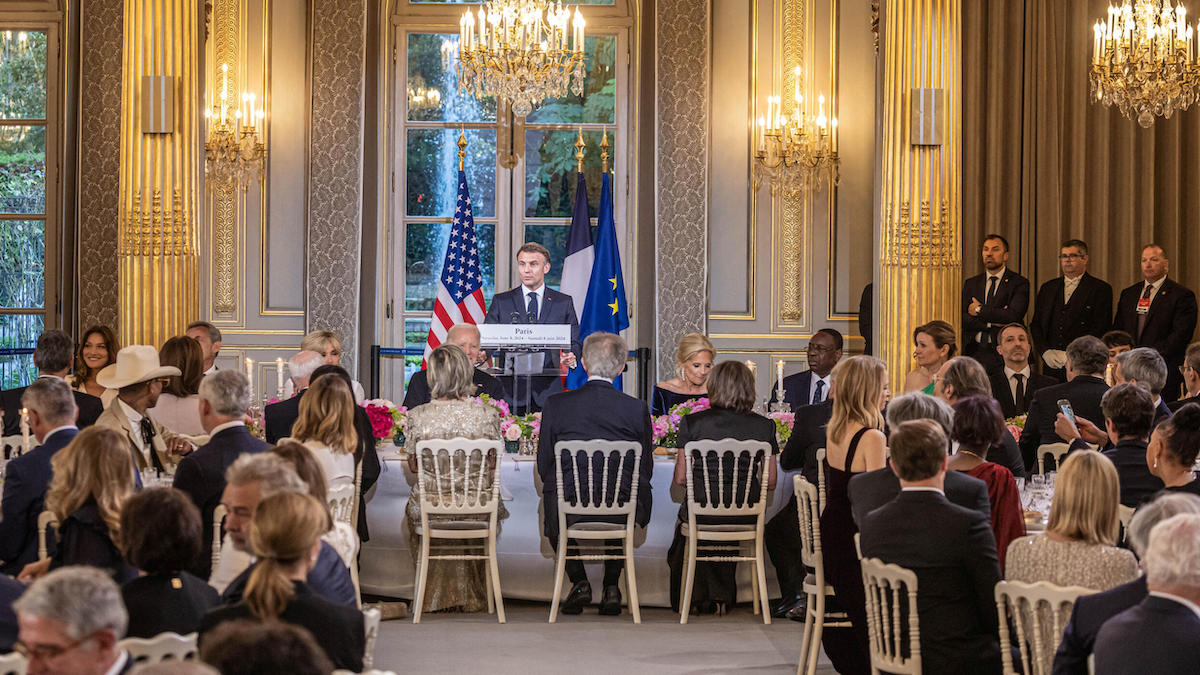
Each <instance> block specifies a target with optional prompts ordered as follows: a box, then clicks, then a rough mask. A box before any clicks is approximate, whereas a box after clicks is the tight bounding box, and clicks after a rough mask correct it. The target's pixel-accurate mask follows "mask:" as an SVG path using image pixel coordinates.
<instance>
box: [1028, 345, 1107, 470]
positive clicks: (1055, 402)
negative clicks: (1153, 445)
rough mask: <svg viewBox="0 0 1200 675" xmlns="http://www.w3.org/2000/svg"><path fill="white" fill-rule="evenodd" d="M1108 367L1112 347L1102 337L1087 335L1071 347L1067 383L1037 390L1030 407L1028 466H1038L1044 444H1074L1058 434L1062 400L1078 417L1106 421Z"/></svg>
mask: <svg viewBox="0 0 1200 675" xmlns="http://www.w3.org/2000/svg"><path fill="white" fill-rule="evenodd" d="M1107 367H1108V347H1106V346H1105V345H1104V343H1103V342H1101V341H1100V339H1099V338H1096V337H1092V336H1091V335H1084V336H1083V337H1078V338H1075V339H1074V340H1072V341H1071V344H1069V345H1067V381H1066V382H1065V383H1063V384H1056V385H1054V386H1051V387H1043V388H1042V389H1039V390H1037V391H1036V392H1034V394H1033V400H1032V401H1031V402H1030V404H1029V415H1028V416H1027V417H1026V418H1025V428H1024V429H1023V430H1022V431H1021V440H1020V446H1021V456H1022V457H1023V458H1024V460H1025V466H1027V467H1035V466H1037V449H1038V446H1040V445H1042V444H1043V443H1068V442H1070V439H1069V438H1064V437H1062V436H1060V435H1059V433H1058V432H1057V431H1055V427H1054V425H1055V423H1056V422H1057V421H1058V416H1059V414H1061V413H1062V410H1061V408H1060V406H1059V401H1063V400H1065V401H1067V402H1068V403H1069V404H1070V408H1071V410H1072V411H1073V412H1074V414H1076V415H1078V416H1080V417H1083V418H1084V419H1089V420H1091V419H1095V420H1099V419H1102V416H1103V413H1102V411H1101V409H1100V399H1101V398H1102V397H1103V396H1104V392H1106V391H1108V385H1107V384H1105V383H1104V369H1105V368H1107Z"/></svg>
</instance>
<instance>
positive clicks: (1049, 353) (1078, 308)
mask: <svg viewBox="0 0 1200 675" xmlns="http://www.w3.org/2000/svg"><path fill="white" fill-rule="evenodd" d="M1058 262H1059V267H1060V269H1062V276H1058V277H1055V278H1053V279H1051V280H1050V281H1047V282H1046V283H1044V284H1042V287H1041V288H1039V289H1038V293H1037V300H1036V302H1035V303H1034V306H1033V320H1032V321H1031V322H1030V324H1029V328H1030V332H1031V333H1032V334H1033V344H1034V346H1035V347H1037V350H1038V351H1039V352H1041V354H1042V360H1043V361H1044V362H1045V363H1046V374H1048V375H1052V376H1053V377H1054V378H1055V379H1056V380H1058V381H1059V382H1062V381H1064V380H1065V379H1066V377H1067V370H1066V368H1067V352H1066V349H1067V345H1069V344H1071V340H1074V339H1075V338H1077V337H1080V336H1082V335H1092V336H1095V337H1100V336H1101V335H1104V334H1105V333H1106V332H1108V329H1109V328H1110V327H1111V326H1112V300H1113V289H1112V286H1110V285H1109V284H1108V282H1107V281H1103V280H1101V279H1097V278H1096V277H1094V276H1092V275H1091V274H1089V273H1088V271H1087V267H1088V246H1087V243H1086V242H1084V241H1083V240H1080V239H1068V240H1067V241H1064V242H1063V244H1062V249H1061V251H1060V252H1059V254H1058ZM1006 415H1007V413H1006Z"/></svg>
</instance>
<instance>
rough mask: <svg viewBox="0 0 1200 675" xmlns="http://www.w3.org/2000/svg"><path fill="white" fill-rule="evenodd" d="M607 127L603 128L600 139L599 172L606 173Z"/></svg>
mask: <svg viewBox="0 0 1200 675" xmlns="http://www.w3.org/2000/svg"><path fill="white" fill-rule="evenodd" d="M608 148H609V144H608V127H604V137H603V138H601V139H600V172H601V173H608Z"/></svg>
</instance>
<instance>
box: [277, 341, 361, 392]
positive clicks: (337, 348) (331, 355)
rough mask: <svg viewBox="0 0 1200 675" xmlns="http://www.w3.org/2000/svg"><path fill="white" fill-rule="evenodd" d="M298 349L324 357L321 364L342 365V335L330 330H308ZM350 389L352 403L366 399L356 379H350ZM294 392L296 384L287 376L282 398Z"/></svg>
mask: <svg viewBox="0 0 1200 675" xmlns="http://www.w3.org/2000/svg"><path fill="white" fill-rule="evenodd" d="M300 350H301V351H306V352H316V353H318V354H320V355H321V356H323V357H325V361H324V363H323V365H326V366H340V365H342V337H341V336H340V335H338V334H337V333H336V332H334V331H331V330H314V331H309V333H308V335H305V336H304V339H303V340H301V341H300ZM350 391H351V393H353V394H354V403H355V404H359V403H362V402H363V400H364V399H366V397H367V396H366V391H365V390H363V386H362V384H360V383H359V382H358V380H354V379H352V380H350ZM295 393H296V384H295V383H294V382H292V379H291V378H288V379H287V380H286V381H285V382H284V383H283V398H285V399H289V398H291V397H292V396H293V395H294V394H295Z"/></svg>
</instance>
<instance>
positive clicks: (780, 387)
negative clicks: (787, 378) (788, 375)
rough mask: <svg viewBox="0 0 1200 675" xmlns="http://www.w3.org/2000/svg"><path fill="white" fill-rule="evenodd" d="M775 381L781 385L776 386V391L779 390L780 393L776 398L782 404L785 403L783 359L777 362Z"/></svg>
mask: <svg viewBox="0 0 1200 675" xmlns="http://www.w3.org/2000/svg"><path fill="white" fill-rule="evenodd" d="M775 379H776V381H777V382H779V384H778V385H777V386H776V389H778V390H779V393H778V395H777V396H776V397H775V398H776V399H777V400H778V401H779V402H780V403H783V359H779V360H778V361H776V362H775Z"/></svg>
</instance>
